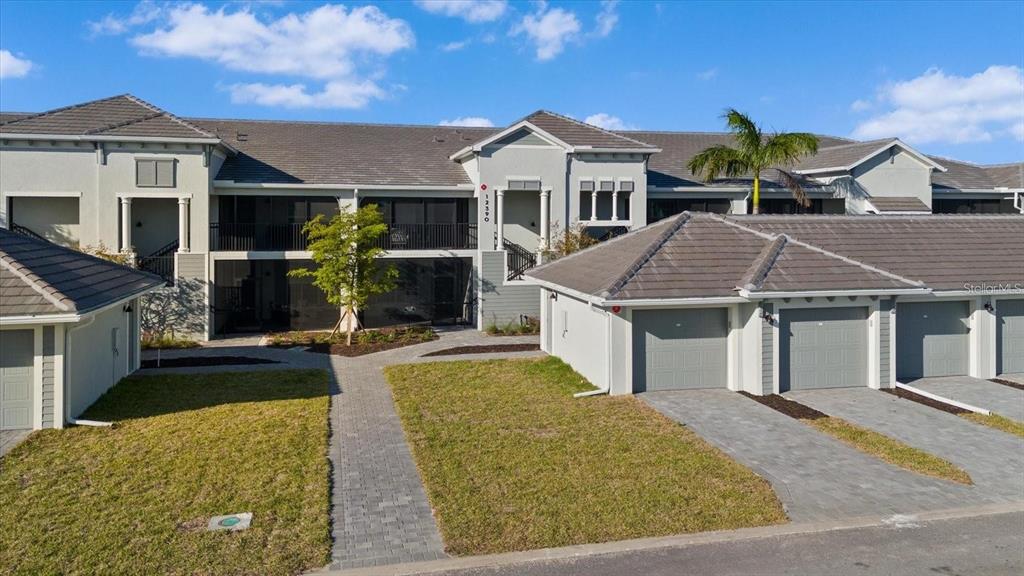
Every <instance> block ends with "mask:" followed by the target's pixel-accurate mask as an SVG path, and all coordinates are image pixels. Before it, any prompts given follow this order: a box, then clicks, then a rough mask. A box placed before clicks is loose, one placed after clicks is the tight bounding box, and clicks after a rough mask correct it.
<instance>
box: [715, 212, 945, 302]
mask: <svg viewBox="0 0 1024 576" xmlns="http://www.w3.org/2000/svg"><path fill="white" fill-rule="evenodd" d="M709 215H710V214H709ZM714 216H715V217H717V218H719V219H721V220H722V221H723V222H728V223H729V224H732V225H733V226H736V227H737V228H740V229H743V230H749V231H750V232H753V233H755V234H765V233H764V232H761V231H760V230H754V229H753V228H748V227H747V226H743V225H742V224H740V223H738V222H729V220H728V219H726V218H724V217H722V216H719V215H717V214H715V215H714ZM929 216H931V215H929ZM858 217H859V216H858ZM884 218H890V219H891V218H892V216H884ZM783 235H784V236H786V237H787V238H788V240H787V243H790V242H792V243H793V244H795V245H797V246H802V247H804V248H807V249H809V250H813V251H815V252H818V253H819V254H824V255H825V256H829V257H832V258H835V259H837V260H841V261H843V262H846V263H847V264H852V265H854V266H859V267H861V268H863V269H865V270H868V271H869V272H874V273H876V274H881V275H883V276H885V277H887V278H891V279H893V280H897V281H900V282H903V283H905V284H910V285H911V286H914V287H916V288H921V287H924V286H925V284H924V282H921V281H920V280H911V279H910V278H906V277H904V276H900V275H899V274H893V273H892V272H889V271H888V270H883V269H881V268H878V267H875V266H871V265H870V264H865V263H864V262H861V261H860V260H854V259H853V258H849V257H847V256H843V255H842V254H836V253H835V252H832V251H830V250H825V249H824V248H819V247H818V246H815V245H813V244H808V243H807V242H804V241H802V240H800V239H798V238H793V237H792V236H788V235H786V234H783Z"/></svg>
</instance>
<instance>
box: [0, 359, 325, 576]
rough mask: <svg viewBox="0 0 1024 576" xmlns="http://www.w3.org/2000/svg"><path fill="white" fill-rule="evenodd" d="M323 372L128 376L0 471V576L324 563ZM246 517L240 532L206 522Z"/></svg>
mask: <svg viewBox="0 0 1024 576" xmlns="http://www.w3.org/2000/svg"><path fill="white" fill-rule="evenodd" d="M327 393H328V377H327V373H326V372H323V371H313V370H304V371H298V370H297V371H268V372H260V373H231V374H217V375H208V376H206V375H204V376H133V377H129V378H126V379H124V380H122V381H121V383H120V384H118V385H117V386H116V387H114V388H113V389H112V390H111V391H110V392H108V393H107V394H106V395H105V396H104V397H103V398H101V399H100V400H99V401H98V402H97V403H96V404H95V405H94V406H93V407H92V408H91V409H90V410H89V411H88V412H87V413H86V414H84V415H83V417H84V418H89V419H94V420H106V421H114V422H116V424H117V425H116V427H114V428H87V427H75V428H69V429H66V430H47V431H41V432H37V433H35V434H33V435H32V436H31V437H30V438H29V439H28V440H27V441H26V442H25V443H24V444H22V445H21V446H18V447H17V448H16V449H15V450H14V451H13V452H12V453H10V454H9V455H8V456H6V457H5V458H4V459H3V460H2V461H0V573H6V572H11V573H18V574H58V573H60V574H125V573H133V574H296V573H299V572H301V571H303V570H307V569H313V568H319V567H322V566H324V565H326V564H327V563H328V561H329V557H330V545H331V541H330V533H329V525H328V519H329V508H328V505H329V504H328V501H329V498H328V494H329V492H328V485H327V482H328V477H329V472H328V461H327V405H328V396H327ZM233 512H252V513H253V514H254V517H253V524H252V528H250V529H249V530H248V531H244V532H237V533H230V532H206V531H205V530H204V528H205V524H206V520H207V519H208V517H210V516H212V515H216V514H227V513H233Z"/></svg>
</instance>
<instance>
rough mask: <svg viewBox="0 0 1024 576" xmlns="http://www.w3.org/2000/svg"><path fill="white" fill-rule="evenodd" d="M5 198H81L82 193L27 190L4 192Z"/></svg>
mask: <svg viewBox="0 0 1024 576" xmlns="http://www.w3.org/2000/svg"><path fill="white" fill-rule="evenodd" d="M3 195H4V196H6V197H8V198H15V197H17V198H81V197H82V193H81V192H46V191H35V192H33V191H27V190H16V191H13V192H4V193H3Z"/></svg>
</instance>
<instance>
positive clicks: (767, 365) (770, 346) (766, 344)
mask: <svg viewBox="0 0 1024 576" xmlns="http://www.w3.org/2000/svg"><path fill="white" fill-rule="evenodd" d="M761 308H762V310H764V312H765V314H772V315H774V313H775V306H773V305H771V304H767V303H765V304H762V305H761ZM774 393H775V326H773V325H772V324H770V323H769V322H768V321H767V320H763V319H762V320H761V394H764V395H768V394H774Z"/></svg>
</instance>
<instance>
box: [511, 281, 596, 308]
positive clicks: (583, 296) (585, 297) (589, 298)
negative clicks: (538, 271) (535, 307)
mask: <svg viewBox="0 0 1024 576" xmlns="http://www.w3.org/2000/svg"><path fill="white" fill-rule="evenodd" d="M523 280H524V281H525V282H526V283H528V284H535V285H537V286H541V287H543V288H547V289H548V290H551V291H552V292H560V293H562V294H565V295H566V296H572V297H573V298H575V299H577V300H582V301H584V302H587V303H589V304H593V305H595V306H600V305H601V304H600V302H601V300H602V299H601V298H599V297H597V296H594V295H593V294H587V293H585V292H580V291H579V290H573V289H572V288H567V287H565V286H562V285H560V284H555V283H554V282H548V281H547V280H541V279H539V278H534V277H533V276H530V275H529V274H523Z"/></svg>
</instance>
